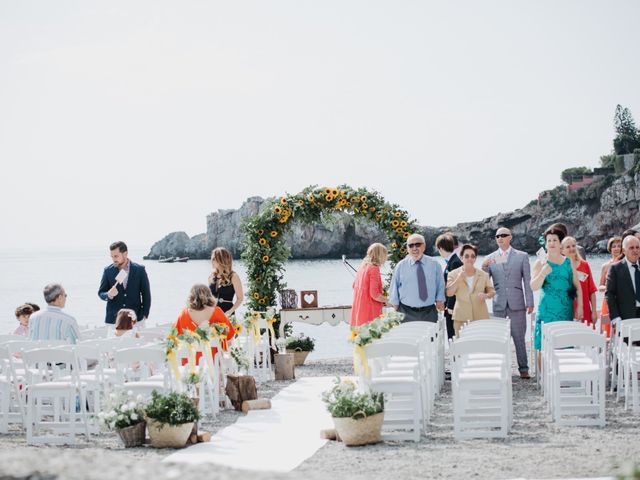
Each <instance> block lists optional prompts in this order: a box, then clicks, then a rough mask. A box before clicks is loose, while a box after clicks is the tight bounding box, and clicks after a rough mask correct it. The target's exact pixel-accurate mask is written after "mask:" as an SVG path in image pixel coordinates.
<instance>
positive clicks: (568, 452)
mask: <svg viewBox="0 0 640 480" xmlns="http://www.w3.org/2000/svg"><path fill="white" fill-rule="evenodd" d="M351 373H352V371H351V363H350V361H349V360H348V359H340V360H323V361H316V362H311V363H310V364H308V365H305V366H303V367H298V368H297V369H296V375H297V376H298V377H299V378H300V377H305V376H333V375H350V374H351ZM513 381H514V383H513V392H514V426H513V430H512V432H511V433H510V435H509V437H508V438H507V439H504V440H503V439H500V440H468V441H464V442H456V441H455V440H454V439H453V426H452V421H453V420H452V409H451V390H450V387H449V382H446V385H445V388H444V390H443V392H442V394H441V395H440V396H439V397H438V398H437V399H436V407H435V414H434V416H433V418H432V420H431V422H430V431H429V432H428V434H427V435H426V436H424V437H423V438H422V439H421V441H420V442H419V443H413V442H387V443H381V444H377V445H371V446H366V447H352V448H348V447H345V446H344V445H343V444H342V443H337V442H328V443H327V444H326V445H325V446H324V447H323V448H321V449H320V450H319V451H318V452H316V454H315V455H314V456H313V457H311V458H309V459H308V460H307V461H305V462H304V463H303V464H302V465H300V466H299V467H298V468H297V469H296V470H294V471H293V472H290V473H288V474H276V473H269V472H256V473H254V472H251V473H250V474H249V473H247V472H238V471H236V470H233V469H229V468H224V467H218V466H212V465H197V466H184V465H171V464H163V463H161V460H162V459H163V458H164V457H166V456H167V455H169V454H170V453H172V452H173V451H172V450H165V449H153V448H150V447H141V448H133V449H124V448H123V447H122V446H121V444H120V442H119V440H118V438H117V436H116V434H115V433H111V432H106V433H102V434H100V435H97V436H94V437H92V439H91V441H90V442H86V443H82V440H81V444H80V445H79V446H75V447H53V446H52V447H49V446H41V447H31V446H27V445H26V442H25V437H24V434H23V433H22V432H21V431H19V430H15V431H14V432H13V433H10V434H8V435H1V436H0V474H1V475H3V477H2V478H30V479H35V478H51V479H53V478H56V479H88V480H89V479H96V480H98V479H105V480H106V479H113V478H118V477H125V476H126V477H128V478H139V477H142V476H143V475H144V476H148V477H149V478H158V479H172V478H220V479H227V478H228V479H231V478H234V479H236V478H239V477H240V476H244V475H251V477H252V478H254V479H260V480H261V479H265V480H266V479H274V478H292V479H293V478H301V477H304V478H307V479H325V478H327V477H328V476H332V477H335V478H362V479H365V478H386V477H388V476H389V475H390V474H393V475H394V476H398V478H403V479H412V478H477V479H510V478H530V479H532V478H539V479H542V478H575V477H601V476H608V475H611V474H612V473H614V472H615V467H616V466H617V465H619V464H621V463H623V462H625V461H629V460H634V459H635V460H639V459H640V442H639V441H638V438H639V433H638V431H639V428H640V416H633V414H632V413H631V412H630V411H627V412H625V410H624V406H623V403H622V402H620V403H615V402H614V400H613V397H611V396H610V395H609V394H608V395H607V426H606V427H605V428H598V427H557V426H556V425H555V424H554V423H553V422H552V420H551V417H550V416H549V414H548V413H547V412H546V411H545V408H544V404H543V402H542V397H541V396H540V394H539V391H538V388H537V386H536V384H535V381H534V380H520V379H519V378H517V377H514V380H513ZM290 384H291V382H288V381H287V382H282V381H281V382H275V381H274V382H268V383H266V384H262V385H261V386H260V387H259V389H258V393H259V395H260V396H263V397H268V398H271V397H272V396H274V395H275V394H276V393H277V392H278V391H280V390H281V389H282V388H284V387H286V386H287V385H290ZM239 415H242V413H237V412H235V411H233V410H226V411H224V412H222V413H221V414H220V415H218V417H217V418H216V419H215V420H214V421H212V422H206V421H205V422H204V423H202V425H201V428H202V429H204V430H208V431H211V432H215V431H217V430H219V429H221V428H224V427H225V426H227V425H230V424H232V423H233V422H235V421H236V419H237V418H238V416H239ZM81 438H82V437H81ZM247 461H250V460H249V459H247Z"/></svg>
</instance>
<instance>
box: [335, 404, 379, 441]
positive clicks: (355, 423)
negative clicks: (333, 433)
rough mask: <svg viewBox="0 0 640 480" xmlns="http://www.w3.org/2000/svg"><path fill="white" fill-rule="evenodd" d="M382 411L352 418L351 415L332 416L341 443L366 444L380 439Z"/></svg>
mask: <svg viewBox="0 0 640 480" xmlns="http://www.w3.org/2000/svg"><path fill="white" fill-rule="evenodd" d="M383 420H384V412H381V413H376V414H375V415H371V416H370V417H365V418H360V419H358V420H354V419H352V418H351V417H344V418H338V417H333V424H334V425H335V427H336V430H337V432H338V435H340V439H341V440H342V441H343V443H344V444H345V445H346V446H348V447H352V446H356V445H367V444H370V443H378V442H379V441H380V432H381V430H382V421H383Z"/></svg>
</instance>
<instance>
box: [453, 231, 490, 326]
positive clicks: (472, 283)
mask: <svg viewBox="0 0 640 480" xmlns="http://www.w3.org/2000/svg"><path fill="white" fill-rule="evenodd" d="M477 256H478V248H477V247H475V246H474V245H470V244H468V243H467V244H464V245H463V246H462V248H461V250H460V258H461V259H462V266H461V267H460V268H456V269H455V270H452V271H451V272H449V277H448V279H447V296H449V297H452V296H454V295H455V297H456V304H455V307H453V328H454V330H455V333H456V336H457V335H458V334H459V333H460V327H461V326H462V325H464V324H465V323H467V322H472V321H474V320H483V319H486V318H489V310H488V309H487V300H488V299H490V298H493V297H494V296H495V294H496V291H495V290H494V288H493V285H492V283H491V278H489V274H487V273H486V272H484V271H482V270H480V269H478V268H476V267H475V266H474V263H475V261H476V257H477Z"/></svg>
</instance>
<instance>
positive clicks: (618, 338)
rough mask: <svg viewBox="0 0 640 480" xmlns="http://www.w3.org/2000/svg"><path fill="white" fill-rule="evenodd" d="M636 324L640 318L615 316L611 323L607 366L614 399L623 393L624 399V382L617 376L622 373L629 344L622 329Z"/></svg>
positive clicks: (617, 398) (639, 322) (639, 323)
mask: <svg viewBox="0 0 640 480" xmlns="http://www.w3.org/2000/svg"><path fill="white" fill-rule="evenodd" d="M636 325H640V318H628V319H626V320H621V319H619V318H616V319H614V320H613V321H612V323H611V328H612V329H613V331H614V332H615V334H614V335H612V336H611V342H610V345H609V366H610V367H611V391H612V392H613V391H614V389H617V392H616V400H619V399H620V397H621V396H622V395H623V394H624V395H625V399H626V391H625V387H626V383H625V382H619V381H618V377H619V376H622V373H623V369H624V366H625V361H626V356H627V353H628V350H627V349H628V345H629V344H628V343H625V342H624V340H623V339H624V338H625V337H626V336H628V335H626V336H625V334H624V332H623V330H626V329H629V328H630V327H632V326H636ZM622 378H624V376H623V377H622Z"/></svg>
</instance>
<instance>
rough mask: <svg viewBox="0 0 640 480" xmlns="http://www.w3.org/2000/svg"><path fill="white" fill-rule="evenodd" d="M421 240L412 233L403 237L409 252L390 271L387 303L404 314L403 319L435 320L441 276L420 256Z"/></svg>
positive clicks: (441, 293) (441, 294)
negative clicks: (391, 273)
mask: <svg viewBox="0 0 640 480" xmlns="http://www.w3.org/2000/svg"><path fill="white" fill-rule="evenodd" d="M425 249H426V244H425V239H424V237H423V236H422V235H420V234H417V233H414V234H413V235H411V236H410V237H409V238H408V239H407V250H408V251H409V255H407V256H406V257H405V258H403V259H402V260H400V261H399V262H398V264H397V265H396V268H395V270H394V271H393V277H392V278H391V287H390V289H389V304H390V305H392V306H393V307H394V308H395V309H396V310H397V311H398V312H402V313H404V314H405V318H404V321H405V322H415V321H427V322H437V321H438V311H442V310H444V300H445V297H444V277H443V273H442V267H441V266H440V264H439V263H438V262H437V261H436V260H434V259H433V258H431V257H428V256H426V255H424V251H425Z"/></svg>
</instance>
